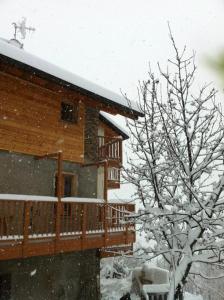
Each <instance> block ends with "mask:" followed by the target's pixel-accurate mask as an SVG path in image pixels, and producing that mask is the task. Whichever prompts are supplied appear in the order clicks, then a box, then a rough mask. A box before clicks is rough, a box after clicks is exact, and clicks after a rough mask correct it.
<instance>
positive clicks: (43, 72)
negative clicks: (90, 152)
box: [0, 41, 143, 119]
mask: <svg viewBox="0 0 224 300" xmlns="http://www.w3.org/2000/svg"><path fill="white" fill-rule="evenodd" d="M0 60H2V61H4V62H5V63H7V64H10V65H13V66H15V67H17V68H19V69H22V70H26V71H28V72H30V73H32V74H35V75H36V76H39V77H41V78H44V79H47V80H49V81H52V82H54V83H56V84H58V85H60V86H62V87H65V88H66V89H70V90H74V91H78V92H80V93H81V94H83V95H87V96H89V97H91V98H92V99H95V100H96V101H98V102H101V103H103V104H104V105H107V106H108V107H112V108H113V109H115V110H116V111H117V113H118V114H121V115H125V116H128V117H130V118H133V119H136V118H138V117H139V116H143V113H142V112H141V111H140V109H139V108H138V106H137V104H136V103H135V102H131V101H129V100H127V99H126V98H125V97H124V96H121V95H118V94H116V93H114V92H111V91H109V90H107V89H104V88H102V87H100V86H99V85H96V84H94V83H92V82H90V81H88V80H85V79H83V78H81V77H80V76H77V75H75V74H73V73H71V72H68V71H66V70H63V69H62V68H60V67H58V66H55V65H53V64H51V63H49V62H47V61H45V60H43V59H40V58H39V57H36V56H34V55H31V54H29V53H27V52H25V51H24V50H22V49H19V48H16V47H15V46H12V45H10V44H9V43H7V42H5V41H0ZM101 109H102V108H101Z"/></svg>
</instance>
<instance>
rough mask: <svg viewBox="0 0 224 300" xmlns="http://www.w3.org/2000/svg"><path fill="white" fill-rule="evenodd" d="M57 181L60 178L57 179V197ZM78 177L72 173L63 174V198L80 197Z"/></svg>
mask: <svg viewBox="0 0 224 300" xmlns="http://www.w3.org/2000/svg"><path fill="white" fill-rule="evenodd" d="M57 180H58V176H57V175H56V177H55V195H56V196H57ZM77 183H78V182H77V175H76V174H71V173H63V174H62V197H77V195H78V184H77Z"/></svg>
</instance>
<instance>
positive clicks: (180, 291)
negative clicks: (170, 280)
mask: <svg viewBox="0 0 224 300" xmlns="http://www.w3.org/2000/svg"><path fill="white" fill-rule="evenodd" d="M183 299H184V296H183V289H182V287H181V285H180V284H178V286H177V289H176V292H175V295H174V300H183Z"/></svg>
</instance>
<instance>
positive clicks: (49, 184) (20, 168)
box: [0, 151, 97, 198]
mask: <svg viewBox="0 0 224 300" xmlns="http://www.w3.org/2000/svg"><path fill="white" fill-rule="evenodd" d="M63 171H64V172H69V173H71V174H72V173H73V174H76V175H77V178H78V195H77V196H79V197H90V198H96V189H97V183H96V181H97V168H96V167H94V166H93V167H88V168H87V167H85V168H83V167H81V166H80V165H79V164H75V163H70V162H63ZM56 172H57V161H56V159H43V160H36V159H35V158H34V156H31V155H23V154H16V153H11V152H7V151H0V194H25V195H42V196H54V195H55V174H56Z"/></svg>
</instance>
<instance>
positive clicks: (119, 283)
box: [101, 274, 203, 300]
mask: <svg viewBox="0 0 224 300" xmlns="http://www.w3.org/2000/svg"><path fill="white" fill-rule="evenodd" d="M131 279H132V275H131V274H130V275H129V276H128V277H126V278H121V279H117V278H108V279H106V278H102V277H101V300H119V299H120V298H121V297H122V296H124V295H125V294H127V293H128V292H130V290H131ZM140 299H141V298H140V297H139V296H138V295H135V294H131V300H140ZM184 300H203V298H202V297H201V296H199V295H192V294H190V293H187V292H186V293H185V297H184Z"/></svg>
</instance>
